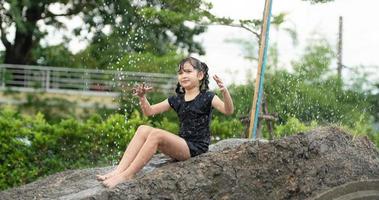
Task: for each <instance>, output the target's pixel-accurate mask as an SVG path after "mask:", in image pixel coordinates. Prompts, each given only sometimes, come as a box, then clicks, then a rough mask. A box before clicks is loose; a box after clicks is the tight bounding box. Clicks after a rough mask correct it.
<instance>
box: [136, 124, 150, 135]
mask: <svg viewBox="0 0 379 200" xmlns="http://www.w3.org/2000/svg"><path fill="white" fill-rule="evenodd" d="M152 130H153V127H151V126H147V125H140V126H138V128H137V134H139V135H141V136H143V137H144V138H147V137H148V136H149V135H150V133H151V131H152Z"/></svg>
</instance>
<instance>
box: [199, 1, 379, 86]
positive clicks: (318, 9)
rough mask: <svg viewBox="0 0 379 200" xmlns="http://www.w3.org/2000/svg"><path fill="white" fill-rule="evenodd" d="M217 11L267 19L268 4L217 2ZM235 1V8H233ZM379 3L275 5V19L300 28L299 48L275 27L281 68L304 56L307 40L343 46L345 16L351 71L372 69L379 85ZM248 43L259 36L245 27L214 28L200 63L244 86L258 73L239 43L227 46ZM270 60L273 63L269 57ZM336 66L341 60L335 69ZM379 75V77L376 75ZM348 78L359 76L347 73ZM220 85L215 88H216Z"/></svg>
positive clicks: (347, 59)
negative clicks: (282, 17)
mask: <svg viewBox="0 0 379 200" xmlns="http://www.w3.org/2000/svg"><path fill="white" fill-rule="evenodd" d="M210 2H212V4H213V9H212V10H211V12H212V13H213V14H216V15H217V16H220V17H222V16H223V17H231V18H234V19H261V18H262V15H263V7H264V2H265V1H264V0H233V1H230V0H211V1H210ZM232 2H233V3H232ZM377 8H379V1H377V0H360V1H357V0H335V1H334V2H330V3H325V4H311V3H309V2H304V1H301V0H273V7H272V13H273V15H275V14H278V13H281V12H284V13H287V22H285V23H284V24H283V27H288V28H292V29H293V28H295V30H296V31H297V34H298V41H299V44H298V45H297V46H296V47H294V46H293V45H292V42H291V39H290V37H289V36H288V34H287V33H286V32H284V31H283V30H279V31H277V30H275V29H274V28H272V27H271V31H270V37H269V45H270V44H273V43H274V42H275V43H277V46H278V49H279V60H280V61H281V63H280V65H281V67H283V68H286V69H289V70H290V68H291V65H290V61H291V60H293V59H296V58H299V56H301V54H302V51H303V50H304V47H305V45H306V44H307V41H309V40H310V39H312V38H315V37H318V38H325V39H327V41H328V42H329V43H330V44H331V45H332V46H333V47H336V46H337V38H338V37H337V36H338V18H339V16H342V17H343V21H344V27H343V30H344V32H343V64H344V65H346V66H349V67H354V66H359V65H364V66H368V67H367V69H366V72H367V73H368V74H369V77H368V78H369V79H370V80H379V78H378V77H379V76H378V75H375V71H379V70H378V69H379V37H378V35H379V23H378V22H377V19H379V12H377ZM232 38H245V39H247V40H250V39H251V40H255V38H254V36H253V35H252V34H251V33H249V32H247V31H245V30H243V29H240V28H235V27H227V26H210V27H209V28H208V30H207V32H206V33H204V34H202V35H200V36H199V37H198V38H196V39H197V40H198V41H200V42H201V43H202V44H203V46H204V47H205V50H206V52H207V54H206V55H205V56H201V57H200V58H201V59H202V60H203V61H204V62H206V63H207V64H208V66H209V67H210V74H211V75H212V74H218V75H220V76H221V78H223V80H224V82H225V83H226V84H227V85H229V84H231V83H237V84H238V83H244V82H246V80H247V70H251V71H252V72H253V73H252V75H253V76H254V77H253V78H255V76H256V74H255V73H256V68H257V66H254V64H252V63H249V62H248V61H247V60H245V59H244V58H243V52H242V48H241V47H240V45H238V44H234V43H228V42H225V41H226V40H227V39H232ZM268 59H270V58H269V57H268ZM335 66H336V61H334V62H333V66H332V67H335ZM376 74H378V73H376ZM343 75H344V77H351V76H354V74H353V73H352V72H351V71H349V70H348V69H344V70H343ZM214 86H215V83H214V81H212V82H211V87H214Z"/></svg>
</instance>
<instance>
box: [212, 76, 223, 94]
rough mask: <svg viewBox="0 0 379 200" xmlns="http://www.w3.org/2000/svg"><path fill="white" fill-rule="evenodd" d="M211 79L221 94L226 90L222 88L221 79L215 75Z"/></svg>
mask: <svg viewBox="0 0 379 200" xmlns="http://www.w3.org/2000/svg"><path fill="white" fill-rule="evenodd" d="M213 79H214V80H215V81H216V83H217V85H218V87H219V88H220V90H221V92H223V91H224V90H226V87H225V86H224V83H223V82H222V80H221V78H220V77H218V76H217V75H214V76H213Z"/></svg>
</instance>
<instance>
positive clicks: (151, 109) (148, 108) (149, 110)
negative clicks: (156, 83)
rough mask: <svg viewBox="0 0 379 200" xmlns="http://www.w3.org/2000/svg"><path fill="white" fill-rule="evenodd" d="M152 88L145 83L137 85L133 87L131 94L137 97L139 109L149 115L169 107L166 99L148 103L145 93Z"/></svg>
mask: <svg viewBox="0 0 379 200" xmlns="http://www.w3.org/2000/svg"><path fill="white" fill-rule="evenodd" d="M152 89H153V88H152V87H147V86H145V84H141V85H138V86H137V87H135V88H134V89H133V94H134V95H136V96H138V97H139V102H140V106H141V110H142V113H143V114H144V115H145V116H151V115H155V114H158V113H162V112H165V111H167V110H169V109H170V108H171V106H170V104H169V103H168V100H167V99H166V100H164V101H162V102H160V103H157V104H154V105H150V103H149V101H148V100H147V98H146V96H145V94H146V93H147V92H149V91H151V90H152Z"/></svg>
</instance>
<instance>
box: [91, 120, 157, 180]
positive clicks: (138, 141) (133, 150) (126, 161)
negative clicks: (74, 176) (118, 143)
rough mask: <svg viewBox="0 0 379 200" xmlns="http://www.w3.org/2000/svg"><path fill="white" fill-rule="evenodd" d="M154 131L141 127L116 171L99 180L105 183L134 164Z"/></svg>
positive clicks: (101, 176)
mask: <svg viewBox="0 0 379 200" xmlns="http://www.w3.org/2000/svg"><path fill="white" fill-rule="evenodd" d="M152 130H153V128H152V127H150V126H145V125H141V126H139V127H138V129H137V131H136V133H135V134H134V136H133V138H132V140H131V141H130V143H129V145H128V147H127V148H126V151H125V152H124V155H123V156H122V159H121V161H120V163H119V164H118V166H117V167H116V169H115V170H113V171H111V172H109V173H107V174H105V175H97V179H98V180H101V181H103V180H106V179H108V178H110V177H112V176H114V175H116V174H119V173H121V172H122V171H124V170H126V169H127V168H128V167H129V165H130V164H131V163H132V162H133V160H134V158H135V157H136V155H137V154H138V152H139V151H140V149H141V147H142V146H143V144H144V143H145V141H146V139H147V137H148V136H149V134H150V133H151V131H152Z"/></svg>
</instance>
